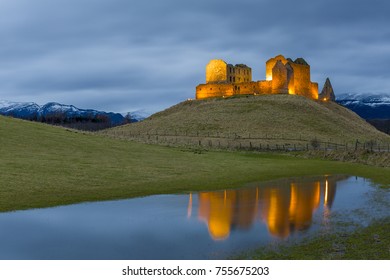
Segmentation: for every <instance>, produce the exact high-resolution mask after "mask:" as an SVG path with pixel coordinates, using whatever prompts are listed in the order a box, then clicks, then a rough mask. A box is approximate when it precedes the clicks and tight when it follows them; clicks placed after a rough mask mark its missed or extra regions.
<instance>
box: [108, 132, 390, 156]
mask: <svg viewBox="0 0 390 280" xmlns="http://www.w3.org/2000/svg"><path fill="white" fill-rule="evenodd" d="M114 136H115V137H116V138H122V139H131V140H136V141H140V142H144V143H150V144H160V145H167V146H181V147H199V148H207V149H231V150H255V151H308V150H345V151H357V150H367V151H372V152H390V143H381V142H380V141H377V140H370V141H362V140H359V139H356V140H354V141H349V142H344V143H337V142H335V141H332V140H331V139H329V141H323V140H317V139H315V138H314V139H304V138H303V137H301V136H298V137H296V138H294V137H286V136H283V135H272V136H268V135H263V136H260V135H251V134H250V133H248V134H246V135H243V134H241V135H240V134H238V133H215V134H210V133H200V132H192V133H180V132H175V133H164V132H158V131H153V132H147V133H132V132H129V131H115V132H114Z"/></svg>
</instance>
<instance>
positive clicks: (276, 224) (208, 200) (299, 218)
mask: <svg viewBox="0 0 390 280" xmlns="http://www.w3.org/2000/svg"><path fill="white" fill-rule="evenodd" d="M322 180H324V179H322ZM322 182H324V181H322ZM322 182H320V181H315V182H310V181H306V182H305V181H304V182H294V183H287V184H286V183H284V184H285V185H281V186H269V187H257V188H253V189H238V190H228V191H227V190H224V191H219V192H202V193H199V195H198V197H199V212H198V217H199V219H200V220H201V221H203V222H205V223H206V224H207V227H208V230H209V234H210V236H211V237H212V238H213V239H214V240H223V239H226V238H228V237H229V235H230V232H231V230H232V228H234V229H236V230H239V229H241V230H242V229H249V228H250V227H251V226H252V225H253V224H254V223H255V220H256V218H257V217H259V218H260V219H261V220H262V221H263V222H264V223H265V224H266V225H267V228H268V232H269V233H270V234H271V235H273V236H276V237H280V238H285V237H288V236H289V235H290V234H291V233H293V232H294V231H296V230H306V229H308V228H309V227H310V226H311V223H312V219H313V213H314V212H315V211H316V210H317V209H318V207H319V206H320V204H321V194H322V193H323V194H324V215H325V216H329V215H330V206H331V204H332V201H333V200H334V196H335V191H336V184H335V183H336V182H333V181H332V182H328V178H327V177H326V178H325V184H324V183H322ZM321 189H324V191H323V192H322V191H321ZM191 212H192V196H191V195H190V202H189V206H188V213H189V214H188V216H190V215H191V214H190V213H191Z"/></svg>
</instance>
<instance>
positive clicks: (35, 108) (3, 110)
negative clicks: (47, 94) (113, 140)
mask: <svg viewBox="0 0 390 280" xmlns="http://www.w3.org/2000/svg"><path fill="white" fill-rule="evenodd" d="M0 114H1V115H5V116H13V117H16V118H21V119H29V120H38V119H40V118H42V117H43V118H48V117H54V116H61V117H64V118H68V119H71V118H78V117H79V118H96V117H102V116H104V117H106V118H108V120H109V122H110V123H111V125H113V126H114V125H119V124H122V123H123V122H124V121H125V118H124V117H123V116H122V115H121V114H119V113H112V112H109V113H107V112H104V111H97V110H92V109H79V108H77V107H75V106H73V105H64V104H60V103H56V102H50V103H47V104H45V105H42V106H40V105H38V104H36V103H33V102H10V101H0Z"/></svg>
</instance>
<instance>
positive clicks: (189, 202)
mask: <svg viewBox="0 0 390 280" xmlns="http://www.w3.org/2000/svg"><path fill="white" fill-rule="evenodd" d="M191 215H192V193H190V199H189V201H188V208H187V218H191Z"/></svg>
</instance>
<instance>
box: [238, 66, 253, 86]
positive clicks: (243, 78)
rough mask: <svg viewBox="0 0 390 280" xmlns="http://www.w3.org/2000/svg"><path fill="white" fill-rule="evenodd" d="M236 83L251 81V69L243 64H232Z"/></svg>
mask: <svg viewBox="0 0 390 280" xmlns="http://www.w3.org/2000/svg"><path fill="white" fill-rule="evenodd" d="M234 70H235V76H236V83H246V82H251V81H252V69H251V68H249V67H248V66H246V65H245V64H236V66H234Z"/></svg>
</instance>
